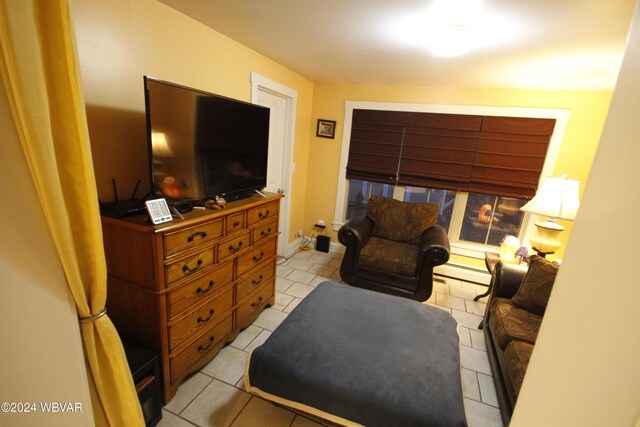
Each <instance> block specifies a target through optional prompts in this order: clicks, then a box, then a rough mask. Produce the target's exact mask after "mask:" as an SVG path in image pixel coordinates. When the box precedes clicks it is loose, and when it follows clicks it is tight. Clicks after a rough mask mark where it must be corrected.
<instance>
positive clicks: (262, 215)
mask: <svg viewBox="0 0 640 427" xmlns="http://www.w3.org/2000/svg"><path fill="white" fill-rule="evenodd" d="M270 214H271V212H270V211H269V209H267V210H266V211H265V213H262V212H258V217H259V218H260V219H265V218H267V217H268V216H269V215H270Z"/></svg>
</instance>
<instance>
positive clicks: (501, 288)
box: [492, 262, 527, 298]
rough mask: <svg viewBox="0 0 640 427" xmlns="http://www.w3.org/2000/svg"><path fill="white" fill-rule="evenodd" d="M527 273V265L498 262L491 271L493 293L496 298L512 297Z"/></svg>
mask: <svg viewBox="0 0 640 427" xmlns="http://www.w3.org/2000/svg"><path fill="white" fill-rule="evenodd" d="M526 274H527V267H525V266H522V265H516V264H507V263H502V262H499V263H498V264H497V265H496V268H495V270H494V272H493V279H492V280H493V281H494V282H493V295H494V296H495V297H498V298H512V297H513V296H514V295H515V294H516V293H517V292H518V289H520V285H521V284H522V280H524V276H525V275H526Z"/></svg>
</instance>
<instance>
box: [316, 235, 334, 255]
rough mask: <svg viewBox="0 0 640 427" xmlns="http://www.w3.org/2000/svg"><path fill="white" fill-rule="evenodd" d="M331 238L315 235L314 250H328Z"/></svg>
mask: <svg viewBox="0 0 640 427" xmlns="http://www.w3.org/2000/svg"><path fill="white" fill-rule="evenodd" d="M330 242H331V238H330V237H329V236H318V237H316V251H320V252H329V243H330Z"/></svg>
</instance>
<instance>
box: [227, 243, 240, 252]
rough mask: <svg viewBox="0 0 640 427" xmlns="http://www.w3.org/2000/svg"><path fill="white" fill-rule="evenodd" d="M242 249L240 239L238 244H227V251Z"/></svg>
mask: <svg viewBox="0 0 640 427" xmlns="http://www.w3.org/2000/svg"><path fill="white" fill-rule="evenodd" d="M240 249H242V241H240V242H238V246H233V245H229V251H231V252H235V251H239V250H240Z"/></svg>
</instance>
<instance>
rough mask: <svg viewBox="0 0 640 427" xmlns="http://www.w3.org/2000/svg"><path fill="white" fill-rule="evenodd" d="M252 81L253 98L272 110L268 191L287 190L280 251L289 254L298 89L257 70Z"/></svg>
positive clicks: (257, 102)
mask: <svg viewBox="0 0 640 427" xmlns="http://www.w3.org/2000/svg"><path fill="white" fill-rule="evenodd" d="M251 82H252V95H251V97H252V102H253V103H254V104H258V105H262V106H265V107H269V109H270V110H271V114H270V119H269V162H268V165H267V186H266V188H265V191H268V192H271V193H284V198H283V199H281V203H280V223H279V225H278V227H279V230H280V236H279V237H278V255H280V256H286V254H287V250H288V244H289V242H288V240H289V239H288V236H289V220H290V205H291V203H290V198H291V174H292V173H293V170H294V165H293V163H292V161H293V135H294V130H295V127H294V126H295V108H296V100H297V92H296V91H294V90H292V89H289V88H287V87H285V86H282V85H280V84H278V83H275V82H273V81H271V80H268V79H266V78H264V77H261V76H259V75H257V74H255V73H252V75H251Z"/></svg>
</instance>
